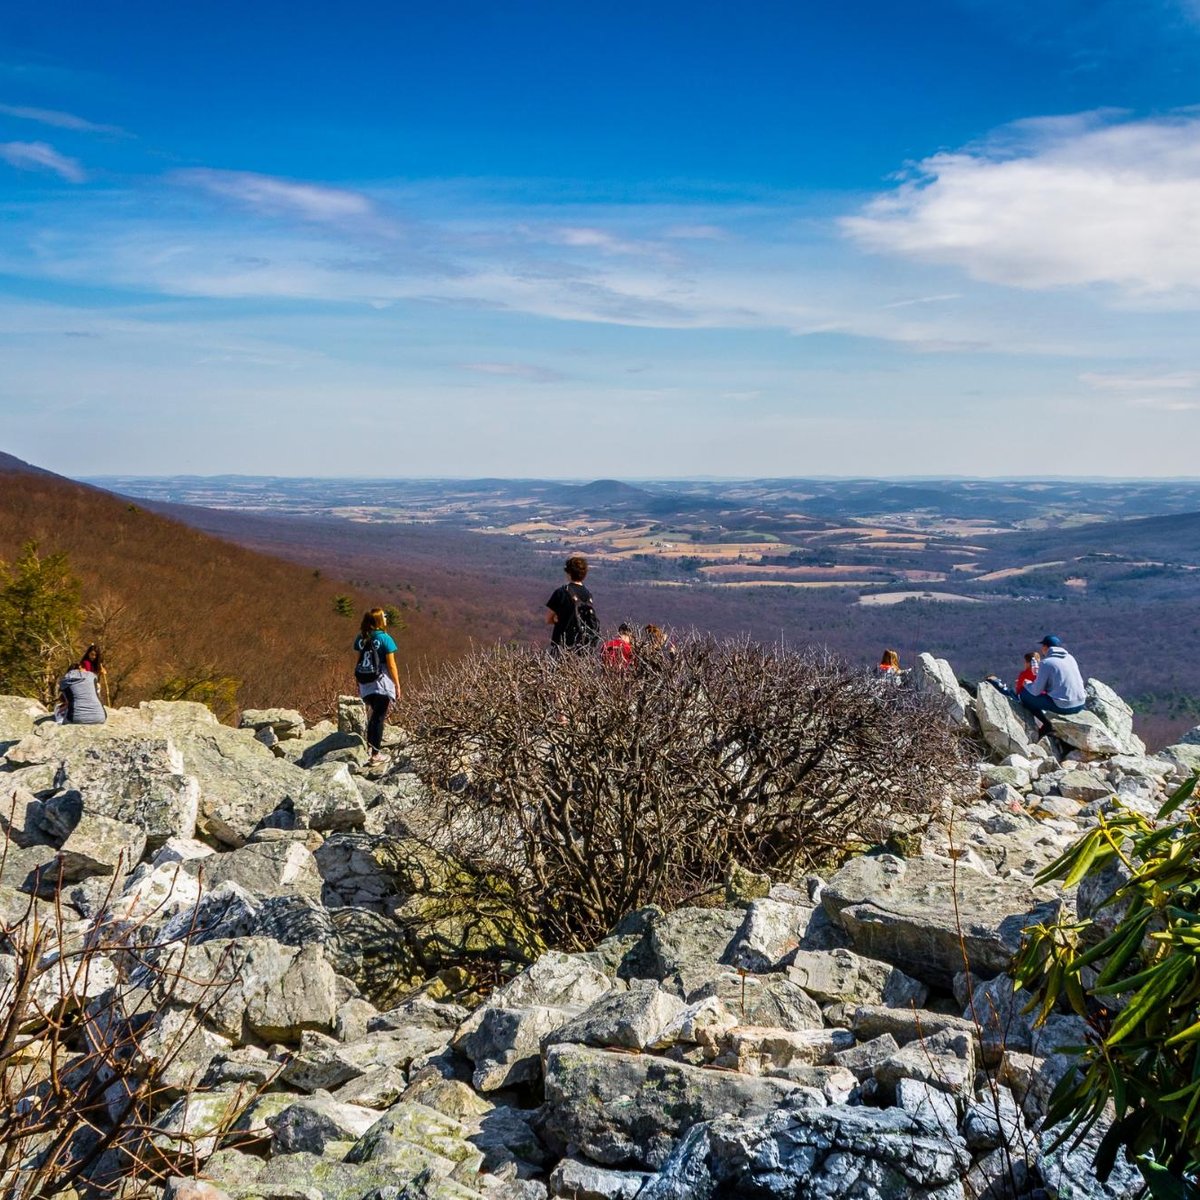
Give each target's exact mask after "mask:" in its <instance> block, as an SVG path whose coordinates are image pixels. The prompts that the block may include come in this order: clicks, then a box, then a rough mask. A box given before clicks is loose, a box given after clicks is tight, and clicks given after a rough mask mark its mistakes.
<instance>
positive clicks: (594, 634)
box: [546, 554, 600, 654]
mask: <svg viewBox="0 0 1200 1200" xmlns="http://www.w3.org/2000/svg"><path fill="white" fill-rule="evenodd" d="M563 570H564V571H565V572H566V574H567V582H566V583H564V584H563V585H562V586H561V587H559V588H556V589H555V591H554V592H553V594H552V595H551V596H550V599H549V600H547V601H546V608H547V609H548V610H549V611H548V612H547V614H546V624H547V625H550V626H552V630H551V634H550V653H551V654H562V653H563V652H564V651H565V650H574V651H577V652H578V651H582V650H590V649H592V648H593V647H594V646H596V645H597V643H599V641H600V621H599V618H598V617H597V616H596V606H595V604H594V602H593V601H592V593H591V592H590V591H588V589H587V588H586V587H584V585H583V581H584V580H585V579H586V578H587V573H588V562H587V559H586V558H584V557H583V555H582V554H572V555H571V557H570V558H568V559H567V561H566V564H565V565H564V567H563Z"/></svg>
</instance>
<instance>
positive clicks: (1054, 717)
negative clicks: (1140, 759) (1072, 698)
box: [1046, 708, 1128, 755]
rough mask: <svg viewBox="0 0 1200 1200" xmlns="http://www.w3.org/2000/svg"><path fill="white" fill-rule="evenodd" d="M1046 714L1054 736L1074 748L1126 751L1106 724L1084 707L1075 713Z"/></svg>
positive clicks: (1103, 751)
mask: <svg viewBox="0 0 1200 1200" xmlns="http://www.w3.org/2000/svg"><path fill="white" fill-rule="evenodd" d="M1046 716H1047V718H1048V719H1049V721H1050V728H1051V730H1052V731H1053V733H1054V736H1055V737H1056V738H1058V739H1059V741H1062V742H1066V744H1067V745H1068V746H1074V747H1075V749H1076V750H1085V751H1087V752H1088V753H1089V754H1101V755H1112V754H1125V753H1127V751H1128V747H1127V746H1125V745H1123V744H1122V743H1121V742H1119V741H1118V740H1117V739H1116V737H1115V736H1114V735H1113V733H1112V731H1111V730H1110V729H1109V728H1108V726H1107V725H1105V724H1104V722H1103V721H1102V720H1101V719H1100V718H1099V717H1098V716H1096V714H1095V713H1093V712H1088V710H1087V709H1086V708H1085V709H1084V710H1083V711H1082V712H1077V713H1053V712H1048V713H1047V714H1046Z"/></svg>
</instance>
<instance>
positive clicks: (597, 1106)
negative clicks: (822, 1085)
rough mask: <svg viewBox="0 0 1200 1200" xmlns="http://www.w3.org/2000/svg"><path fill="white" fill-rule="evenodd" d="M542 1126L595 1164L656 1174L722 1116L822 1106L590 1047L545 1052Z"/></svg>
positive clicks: (780, 1085)
mask: <svg viewBox="0 0 1200 1200" xmlns="http://www.w3.org/2000/svg"><path fill="white" fill-rule="evenodd" d="M545 1079H546V1102H547V1105H548V1115H547V1120H548V1122H549V1123H550V1124H551V1126H552V1127H553V1129H554V1131H555V1132H556V1133H557V1134H558V1135H559V1136H560V1137H562V1138H563V1139H564V1140H565V1141H567V1142H570V1143H572V1144H574V1145H576V1146H578V1147H579V1149H580V1151H582V1153H583V1154H585V1155H586V1156H587V1157H588V1158H590V1159H592V1160H593V1161H594V1162H597V1163H601V1164H602V1165H604V1166H610V1167H633V1168H639V1167H640V1168H645V1169H649V1170H655V1169H657V1168H658V1167H661V1166H662V1165H663V1164H664V1163H665V1162H666V1161H667V1158H668V1156H669V1155H670V1153H671V1149H672V1147H673V1146H674V1144H675V1141H676V1139H677V1138H678V1137H679V1136H680V1135H681V1134H683V1133H685V1132H686V1131H687V1130H688V1129H690V1128H691V1127H692V1126H693V1125H695V1124H696V1123H698V1122H700V1121H705V1120H709V1119H710V1118H712V1117H715V1116H717V1115H718V1114H720V1113H735V1114H737V1115H739V1116H742V1117H747V1118H754V1117H757V1118H762V1117H765V1116H766V1115H767V1114H769V1113H773V1112H775V1111H776V1110H777V1109H786V1108H790V1107H796V1106H809V1105H813V1104H818V1103H822V1102H823V1098H822V1097H820V1096H819V1095H817V1094H815V1093H814V1092H813V1091H812V1090H811V1089H809V1088H804V1087H801V1086H799V1085H797V1084H792V1083H788V1082H786V1081H784V1080H780V1079H769V1078H754V1077H751V1076H744V1075H738V1074H736V1073H733V1072H728V1071H713V1070H709V1069H706V1068H700V1067H689V1066H685V1065H683V1064H682V1063H674V1062H670V1061H668V1060H667V1059H664V1058H657V1057H655V1056H654V1055H649V1054H641V1055H630V1054H619V1053H615V1052H613V1051H611V1050H594V1049H592V1048H591V1047H588V1046H572V1045H565V1044H564V1045H557V1046H551V1047H550V1048H549V1049H548V1050H547V1051H546V1062H545Z"/></svg>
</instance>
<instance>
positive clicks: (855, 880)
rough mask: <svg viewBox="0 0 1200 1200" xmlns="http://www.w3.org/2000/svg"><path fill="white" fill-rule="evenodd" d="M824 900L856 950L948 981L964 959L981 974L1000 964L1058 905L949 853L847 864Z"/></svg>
mask: <svg viewBox="0 0 1200 1200" xmlns="http://www.w3.org/2000/svg"><path fill="white" fill-rule="evenodd" d="M822 903H823V904H824V905H825V909H826V911H827V912H828V913H829V915H830V916H831V917H832V918H833V919H834V920H835V921H836V922H837V923H838V924H840V925H841V926H842V928H843V929H845V930H846V932H847V933H848V934H849V935H850V937H851V939H852V940H853V942H854V948H855V949H856V950H857V951H858V952H859V953H860V954H863V955H866V956H867V957H869V958H877V959H882V960H883V961H884V962H890V963H892V964H894V965H895V966H898V967H900V968H901V970H903V971H905V972H907V973H908V974H910V975H912V976H914V977H915V978H917V979H920V980H922V981H924V982H926V983H930V984H933V985H935V986H938V987H946V988H948V987H949V986H950V984H951V982H952V981H953V979H954V976H955V975H956V974H957V973H958V972H959V971H962V970H964V968H965V966H966V965H967V964H969V966H970V969H971V971H973V972H974V973H975V975H977V976H978V977H979V978H981V979H986V978H989V977H990V976H992V975H997V974H999V973H1000V972H1001V971H1003V970H1005V969H1006V967H1007V966H1008V963H1009V960H1010V959H1011V958H1012V956H1013V955H1014V954H1015V953H1016V951H1017V950H1018V948H1019V947H1020V943H1021V931H1022V930H1023V929H1025V928H1026V927H1027V926H1029V925H1032V924H1036V923H1038V922H1048V921H1050V920H1052V919H1053V918H1054V915H1055V914H1056V913H1057V911H1058V905H1059V901H1057V900H1050V901H1039V898H1038V896H1037V894H1035V892H1034V890H1033V889H1032V888H1031V887H1030V886H1029V885H1028V884H1025V883H1018V882H1017V881H1015V880H1011V879H999V878H996V877H994V876H991V875H985V874H983V873H982V872H979V871H975V870H971V869H970V868H968V867H964V866H961V865H959V864H956V863H954V862H952V861H950V860H947V859H940V858H929V857H924V856H922V857H918V858H910V859H901V858H896V857H894V856H893V855H890V854H881V855H879V856H878V857H874V858H857V859H853V860H852V861H851V862H849V863H847V864H846V866H844V867H843V868H842V869H841V870H840V871H838V873H837V874H836V875H835V876H834V877H833V878H832V879H831V880H830V881H829V885H828V887H826V889H825V891H824V893H823V894H822ZM964 953H965V955H966V963H964Z"/></svg>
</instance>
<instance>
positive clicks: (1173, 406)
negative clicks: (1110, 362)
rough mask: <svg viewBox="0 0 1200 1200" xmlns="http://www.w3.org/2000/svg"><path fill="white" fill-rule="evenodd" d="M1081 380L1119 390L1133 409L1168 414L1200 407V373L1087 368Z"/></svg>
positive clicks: (1101, 388) (1095, 386)
mask: <svg viewBox="0 0 1200 1200" xmlns="http://www.w3.org/2000/svg"><path fill="white" fill-rule="evenodd" d="M1079 379H1080V382H1082V383H1086V384H1087V385H1088V386H1089V387H1091V388H1093V389H1095V390H1096V391H1099V392H1113V393H1116V394H1117V395H1119V396H1120V397H1121V399H1122V400H1124V402H1125V403H1126V404H1128V405H1129V406H1130V407H1132V408H1142V409H1153V410H1155V411H1157V412H1167V413H1182V412H1195V411H1197V410H1200V372H1196V371H1166V372H1161V373H1158V374H1145V373H1137V372H1131V373H1128V374H1121V373H1100V372H1094V371H1087V372H1085V373H1084V374H1082V375H1080V377H1079Z"/></svg>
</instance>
